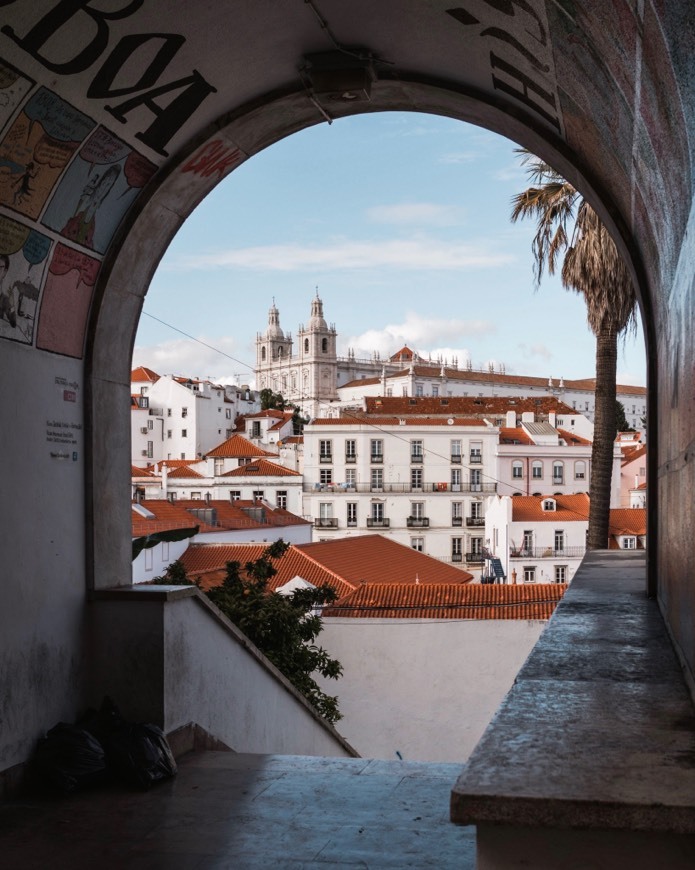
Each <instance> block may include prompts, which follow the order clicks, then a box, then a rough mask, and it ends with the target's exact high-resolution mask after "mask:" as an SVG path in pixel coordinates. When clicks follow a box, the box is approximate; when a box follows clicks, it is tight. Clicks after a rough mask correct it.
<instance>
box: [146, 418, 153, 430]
mask: <svg viewBox="0 0 695 870" xmlns="http://www.w3.org/2000/svg"><path fill="white" fill-rule="evenodd" d="M147 428H148V429H149V430H150V432H151V431H152V430H153V429H154V420H148V421H147Z"/></svg>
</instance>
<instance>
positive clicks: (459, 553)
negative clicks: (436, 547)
mask: <svg viewBox="0 0 695 870" xmlns="http://www.w3.org/2000/svg"><path fill="white" fill-rule="evenodd" d="M462 560H463V538H452V539H451V561H452V562H461V561H462Z"/></svg>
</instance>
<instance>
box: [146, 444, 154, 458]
mask: <svg viewBox="0 0 695 870" xmlns="http://www.w3.org/2000/svg"><path fill="white" fill-rule="evenodd" d="M153 453H154V442H153V441H148V442H147V458H148V459H152V456H153Z"/></svg>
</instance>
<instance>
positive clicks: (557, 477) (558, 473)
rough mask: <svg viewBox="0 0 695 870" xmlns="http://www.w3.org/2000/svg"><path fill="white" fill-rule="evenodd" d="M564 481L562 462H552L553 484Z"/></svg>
mask: <svg viewBox="0 0 695 870" xmlns="http://www.w3.org/2000/svg"><path fill="white" fill-rule="evenodd" d="M564 479H565V465H564V463H563V462H559V461H558V462H553V483H563V482H564Z"/></svg>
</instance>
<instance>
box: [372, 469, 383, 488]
mask: <svg viewBox="0 0 695 870" xmlns="http://www.w3.org/2000/svg"><path fill="white" fill-rule="evenodd" d="M371 482H372V489H383V488H384V472H383V469H381V468H372V481H371Z"/></svg>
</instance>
